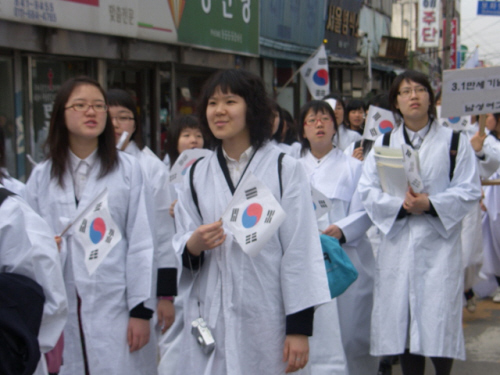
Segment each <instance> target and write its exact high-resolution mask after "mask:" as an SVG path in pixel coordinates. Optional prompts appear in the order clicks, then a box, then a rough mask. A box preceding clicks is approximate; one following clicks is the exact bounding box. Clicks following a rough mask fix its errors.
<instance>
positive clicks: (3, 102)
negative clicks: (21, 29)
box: [0, 57, 16, 176]
mask: <svg viewBox="0 0 500 375" xmlns="http://www.w3.org/2000/svg"><path fill="white" fill-rule="evenodd" d="M12 77H13V75H12V60H11V59H10V58H8V57H0V82H2V84H1V85H0V127H1V129H2V131H3V136H4V144H3V147H4V150H5V159H6V160H5V166H6V167H7V170H8V172H9V174H10V175H12V176H16V126H15V120H14V87H13V80H12Z"/></svg>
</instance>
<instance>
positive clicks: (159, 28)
mask: <svg viewBox="0 0 500 375" xmlns="http://www.w3.org/2000/svg"><path fill="white" fill-rule="evenodd" d="M144 3H145V1H141V0H0V19H7V20H10V21H15V22H23V23H30V24H35V25H42V26H48V27H55V28H62V29H69V30H77V31H84V32H90V33H99V34H105V35H117V36H123V37H129V38H137V39H144V40H151V41H157V42H163V43H183V44H197V45H202V46H206V47H212V48H218V49H222V50H229V51H235V52H243V53H249V54H258V43H259V35H258V25H259V15H258V1H257V0H191V1H186V0H169V1H167V0H147V6H144Z"/></svg>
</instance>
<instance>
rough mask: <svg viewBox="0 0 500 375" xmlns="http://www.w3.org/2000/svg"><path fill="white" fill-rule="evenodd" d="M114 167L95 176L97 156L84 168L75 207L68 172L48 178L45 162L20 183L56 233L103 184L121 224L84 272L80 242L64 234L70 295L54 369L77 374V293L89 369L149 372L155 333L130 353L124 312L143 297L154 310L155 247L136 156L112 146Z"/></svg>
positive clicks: (117, 374) (120, 374)
mask: <svg viewBox="0 0 500 375" xmlns="http://www.w3.org/2000/svg"><path fill="white" fill-rule="evenodd" d="M118 154H119V164H118V166H117V168H116V169H114V170H113V171H112V172H110V173H108V174H107V175H106V176H104V177H102V178H98V174H99V172H100V163H99V161H97V162H96V164H95V165H94V166H93V168H92V169H91V171H90V175H89V178H88V182H87V184H86V186H85V189H84V191H83V193H82V196H81V197H80V201H79V204H78V207H77V206H76V202H75V193H74V187H73V181H72V177H71V173H70V172H69V171H66V173H65V175H64V179H63V182H64V188H62V187H61V186H60V185H58V183H57V181H56V179H51V178H50V168H51V165H52V163H51V161H50V160H48V161H45V162H43V163H40V164H39V165H37V166H36V167H35V169H34V170H33V172H32V174H31V177H30V179H29V180H28V183H27V185H26V199H27V201H28V202H29V203H30V205H31V206H32V207H33V208H34V209H35V211H37V212H38V213H39V214H40V215H41V216H42V217H43V218H44V219H45V220H46V221H47V223H48V224H49V226H50V227H51V229H52V230H53V231H54V232H55V233H57V234H59V233H61V232H62V230H63V229H64V228H65V227H66V225H67V223H68V222H69V221H70V220H73V219H75V218H76V217H77V215H78V214H79V213H80V212H82V211H84V210H85V209H86V208H87V207H88V205H89V204H90V203H91V202H92V200H93V199H94V198H95V197H96V196H97V195H98V194H99V193H101V192H102V191H103V190H104V188H106V187H107V188H108V197H109V198H108V206H109V212H110V214H111V216H112V218H113V220H114V222H115V223H116V224H117V226H118V227H119V229H120V232H121V235H122V239H121V240H120V242H118V243H117V244H116V245H115V246H114V247H113V249H112V250H111V251H110V252H109V254H108V255H107V257H106V258H105V259H104V260H103V261H102V263H101V264H100V265H99V267H98V268H97V270H96V271H95V273H93V274H92V276H89V274H88V271H87V269H86V266H85V263H84V249H83V248H82V247H81V245H80V244H79V242H77V240H76V239H75V237H74V235H73V231H74V230H75V228H74V227H72V229H71V230H70V231H68V233H67V235H65V236H64V238H63V239H64V241H63V247H62V250H61V255H62V257H63V260H64V265H63V270H64V281H65V285H66V292H67V295H68V302H69V316H68V323H67V324H66V327H65V330H64V340H65V342H64V353H63V358H64V364H63V366H62V367H61V372H60V375H78V374H83V373H84V368H83V355H82V347H81V339H80V331H79V326H78V321H79V320H78V308H77V293H78V295H79V296H80V298H81V308H80V312H81V324H82V329H83V332H84V337H85V345H86V353H87V359H88V364H89V370H90V373H91V374H107V375H126V374H130V375H136V374H141V375H142V374H156V339H154V329H153V324H152V321H151V322H150V324H151V339H150V340H149V343H148V344H147V345H146V346H144V347H143V348H142V349H140V350H139V351H135V352H134V353H130V352H129V347H128V344H127V327H128V322H129V311H130V310H131V309H133V308H134V307H136V306H137V305H139V304H140V303H142V302H144V304H145V306H146V307H148V308H151V309H153V310H154V309H155V305H156V298H154V299H153V298H152V297H153V296H154V295H155V294H154V293H155V291H156V283H155V281H156V275H155V272H154V271H155V270H154V268H153V257H154V246H153V239H152V232H151V225H150V220H149V217H148V214H147V205H148V203H147V199H149V198H148V197H146V194H145V192H146V190H145V188H144V182H143V177H142V171H141V168H140V165H139V162H138V161H137V160H136V159H135V158H134V157H132V156H130V155H126V154H125V153H123V152H119V153H118Z"/></svg>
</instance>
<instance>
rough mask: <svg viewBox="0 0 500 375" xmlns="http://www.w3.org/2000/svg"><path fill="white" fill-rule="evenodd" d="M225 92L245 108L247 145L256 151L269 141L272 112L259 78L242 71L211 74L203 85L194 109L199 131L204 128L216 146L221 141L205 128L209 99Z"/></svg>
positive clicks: (234, 70)
mask: <svg viewBox="0 0 500 375" xmlns="http://www.w3.org/2000/svg"><path fill="white" fill-rule="evenodd" d="M219 89H220V90H221V91H222V93H224V94H227V93H229V92H231V93H233V94H235V95H238V96H241V97H242V98H243V99H244V100H245V103H246V105H247V112H246V126H247V128H248V130H249V135H250V144H251V145H252V146H253V147H254V149H258V148H259V147H260V146H262V144H263V143H264V142H265V141H266V140H268V139H270V138H271V132H272V122H271V120H272V110H271V106H270V102H269V99H268V98H267V94H266V89H265V87H264V83H263V82H262V79H261V78H260V77H259V76H257V75H255V74H253V73H250V72H248V71H246V70H242V69H227V70H220V71H218V72H216V73H215V74H213V75H212V76H211V77H210V78H209V79H208V81H207V82H206V83H205V85H204V87H203V89H202V92H201V96H200V104H199V105H198V106H197V108H198V117H199V119H200V124H201V126H202V128H204V129H206V131H207V134H208V135H209V141H210V143H211V144H212V145H213V146H219V145H220V144H221V143H222V141H221V140H220V139H217V138H215V137H214V136H213V134H212V132H211V131H210V128H209V126H208V120H207V113H206V109H207V105H208V100H209V99H210V97H211V96H212V95H213V94H214V93H215V92H216V91H217V90H219Z"/></svg>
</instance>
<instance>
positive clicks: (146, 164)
mask: <svg viewBox="0 0 500 375" xmlns="http://www.w3.org/2000/svg"><path fill="white" fill-rule="evenodd" d="M125 152H126V153H127V154H130V155H133V156H135V157H136V158H137V160H139V164H140V165H141V168H142V170H143V172H144V179H145V181H146V189H147V190H149V192H150V193H151V197H152V199H151V200H150V202H151V203H153V204H152V207H150V208H149V209H150V211H151V212H152V221H153V224H154V230H153V233H154V236H153V239H154V240H155V241H156V244H155V245H156V248H157V257H156V265H157V267H158V268H159V269H162V268H176V269H177V268H179V267H180V260H178V259H177V257H176V253H175V251H174V248H173V246H172V239H173V237H174V234H175V224H174V219H173V217H172V216H170V213H169V209H170V205H171V204H172V197H171V188H170V185H169V177H170V173H169V171H168V168H167V167H166V166H165V164H164V163H163V162H162V161H161V160H160V159H159V158H158V157H156V156H153V155H150V154H149V153H147V152H146V151H141V150H140V149H139V147H137V144H136V143H135V142H134V141H131V142H129V144H128V145H127V148H126V149H125Z"/></svg>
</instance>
